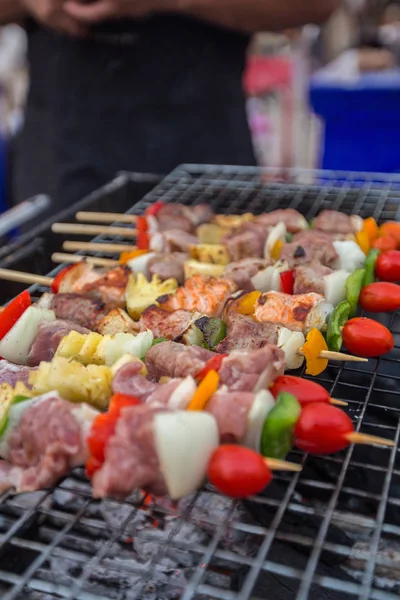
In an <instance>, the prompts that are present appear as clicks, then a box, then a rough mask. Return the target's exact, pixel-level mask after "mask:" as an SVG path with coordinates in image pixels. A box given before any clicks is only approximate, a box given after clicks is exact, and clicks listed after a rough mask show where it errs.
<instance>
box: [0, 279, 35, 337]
mask: <svg viewBox="0 0 400 600" xmlns="http://www.w3.org/2000/svg"><path fill="white" fill-rule="evenodd" d="M31 304H32V302H31V297H30V295H29V292H28V290H24V291H23V292H22V294H19V295H18V296H17V297H16V298H14V300H12V301H11V302H10V304H8V305H7V306H6V307H5V309H4V310H3V312H2V313H1V314H0V340H2V339H3V337H4V336H5V335H6V334H7V333H8V332H9V331H10V329H11V328H12V327H14V325H15V323H16V322H17V321H18V319H19V318H20V317H21V316H22V315H23V314H24V312H25V311H26V309H27V308H29V306H30V305H31Z"/></svg>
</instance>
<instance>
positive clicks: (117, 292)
mask: <svg viewBox="0 0 400 600" xmlns="http://www.w3.org/2000/svg"><path fill="white" fill-rule="evenodd" d="M89 269H90V267H89ZM130 273H131V270H130V269H129V267H127V266H126V265H118V266H117V267H115V268H114V269H110V270H109V271H106V272H104V271H99V270H95V269H90V270H85V272H84V273H83V274H82V276H81V277H80V278H79V279H78V280H77V281H76V282H75V283H74V285H73V290H72V291H73V292H74V293H79V294H90V295H91V296H95V297H97V298H99V299H100V300H101V301H102V302H105V303H106V304H107V305H108V306H109V307H111V306H114V307H115V308H122V307H124V306H125V290H126V286H127V285H128V278H129V275H130Z"/></svg>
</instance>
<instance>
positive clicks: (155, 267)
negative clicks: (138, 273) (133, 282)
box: [129, 252, 188, 285]
mask: <svg viewBox="0 0 400 600" xmlns="http://www.w3.org/2000/svg"><path fill="white" fill-rule="evenodd" d="M149 256H150V257H151V258H150V259H149V261H148V264H147V271H148V272H146V273H145V275H146V277H149V278H152V277H153V276H154V275H158V277H159V278H160V279H161V281H166V280H167V279H175V280H176V281H177V282H178V283H179V284H180V285H181V284H183V283H184V281H185V272H184V263H185V261H186V260H187V258H188V255H187V254H186V253H185V252H171V253H170V254H157V253H150V254H149ZM129 267H131V263H129ZM131 268H132V267H131Z"/></svg>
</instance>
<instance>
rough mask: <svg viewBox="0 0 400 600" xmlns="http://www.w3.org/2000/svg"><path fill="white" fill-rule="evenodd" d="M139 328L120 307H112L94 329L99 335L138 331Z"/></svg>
mask: <svg viewBox="0 0 400 600" xmlns="http://www.w3.org/2000/svg"><path fill="white" fill-rule="evenodd" d="M139 329H140V327H139V324H138V323H137V322H136V321H134V320H133V319H131V317H130V316H129V315H128V313H127V312H125V311H124V310H122V308H114V309H113V310H111V311H110V312H109V313H107V314H106V315H105V316H104V317H103V318H102V319H101V321H100V322H99V323H98V324H97V325H96V331H97V333H100V334H101V335H116V334H117V333H138V332H139ZM81 333H83V332H81Z"/></svg>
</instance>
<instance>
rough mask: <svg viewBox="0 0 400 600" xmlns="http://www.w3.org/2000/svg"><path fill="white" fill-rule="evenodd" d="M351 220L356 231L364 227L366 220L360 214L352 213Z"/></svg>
mask: <svg viewBox="0 0 400 600" xmlns="http://www.w3.org/2000/svg"><path fill="white" fill-rule="evenodd" d="M350 221H351V224H352V225H353V227H354V231H355V232H356V233H358V232H359V231H361V229H362V228H363V227H364V220H363V219H362V217H360V216H359V215H351V216H350Z"/></svg>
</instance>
